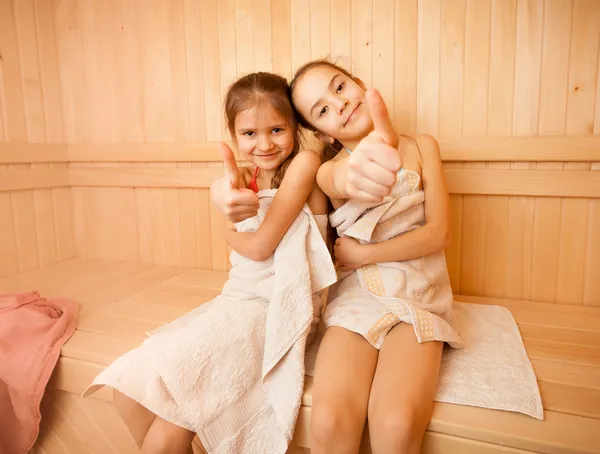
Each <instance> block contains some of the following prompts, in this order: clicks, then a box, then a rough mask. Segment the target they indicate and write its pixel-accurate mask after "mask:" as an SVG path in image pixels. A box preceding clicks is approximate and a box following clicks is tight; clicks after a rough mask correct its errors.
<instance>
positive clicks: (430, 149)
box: [413, 134, 441, 161]
mask: <svg viewBox="0 0 600 454" xmlns="http://www.w3.org/2000/svg"><path fill="white" fill-rule="evenodd" d="M413 137H414V138H415V140H416V141H417V143H418V144H419V149H420V150H421V155H422V156H423V160H424V161H432V160H433V161H440V160H441V155H440V146H439V144H438V142H437V140H435V138H434V137H433V136H430V135H429V134H415V135H414V136H413Z"/></svg>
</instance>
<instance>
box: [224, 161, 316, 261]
mask: <svg viewBox="0 0 600 454" xmlns="http://www.w3.org/2000/svg"><path fill="white" fill-rule="evenodd" d="M320 165H321V158H320V157H319V155H318V154H316V153H313V152H311V151H305V152H300V153H298V156H296V157H295V158H294V160H293V161H292V162H291V163H290V166H289V167H288V169H287V171H286V173H285V177H284V178H283V181H282V182H281V186H280V187H279V190H278V191H277V194H276V195H275V198H274V199H273V202H272V203H271V206H270V207H269V210H268V211H267V214H266V215H265V219H264V220H263V222H262V223H261V225H260V227H259V228H258V230H256V231H255V232H236V231H235V230H228V231H227V233H226V235H225V239H226V241H227V244H229V246H231V247H232V248H233V250H234V251H236V252H237V253H238V254H240V255H243V256H244V257H246V258H248V259H250V260H255V261H262V260H265V259H267V258H268V257H270V256H271V254H273V252H274V251H275V248H276V247H277V245H278V244H279V242H280V241H281V239H282V238H283V236H284V235H285V232H287V230H288V228H289V227H290V226H291V225H292V223H293V222H294V219H296V217H297V216H298V213H299V212H300V210H301V209H302V207H303V206H304V203H305V202H306V199H307V198H308V196H309V195H310V193H311V192H312V191H313V189H314V188H315V184H316V181H315V178H316V175H317V170H318V169H319V166H320Z"/></svg>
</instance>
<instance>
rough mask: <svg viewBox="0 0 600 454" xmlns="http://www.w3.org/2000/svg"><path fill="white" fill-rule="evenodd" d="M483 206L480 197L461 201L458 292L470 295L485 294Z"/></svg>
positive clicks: (482, 197)
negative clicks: (461, 238)
mask: <svg viewBox="0 0 600 454" xmlns="http://www.w3.org/2000/svg"><path fill="white" fill-rule="evenodd" d="M485 204H486V198H485V197H484V196H480V195H476V196H468V197H467V196H465V197H464V199H463V220H462V228H463V230H462V237H463V241H462V254H461V267H460V271H461V274H460V292H461V293H465V294H470V295H484V294H485V257H486V251H485V246H486V233H485V232H486V228H487V227H486V217H485V212H484V209H485Z"/></svg>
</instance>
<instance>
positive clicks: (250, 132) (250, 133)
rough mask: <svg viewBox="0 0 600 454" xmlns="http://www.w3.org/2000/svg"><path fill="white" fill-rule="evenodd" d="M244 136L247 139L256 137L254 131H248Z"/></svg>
mask: <svg viewBox="0 0 600 454" xmlns="http://www.w3.org/2000/svg"><path fill="white" fill-rule="evenodd" d="M242 135H243V136H246V137H252V136H253V135H254V131H246V132H245V133H243V134H242Z"/></svg>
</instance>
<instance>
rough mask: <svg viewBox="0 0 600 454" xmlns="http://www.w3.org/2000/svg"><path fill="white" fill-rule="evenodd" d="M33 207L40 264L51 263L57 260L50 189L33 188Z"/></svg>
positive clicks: (52, 200)
mask: <svg viewBox="0 0 600 454" xmlns="http://www.w3.org/2000/svg"><path fill="white" fill-rule="evenodd" d="M33 165H35V164H32V168H33ZM61 189H64V188H61ZM67 190H68V189H67ZM33 208H34V211H35V224H36V226H35V231H36V234H37V244H38V248H39V250H38V256H39V260H40V266H47V265H51V264H53V263H56V262H58V247H57V235H56V229H55V223H54V219H55V206H54V199H53V197H52V190H50V189H35V190H34V191H33Z"/></svg>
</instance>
